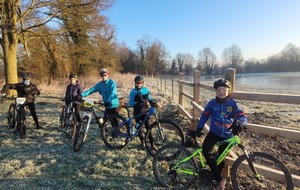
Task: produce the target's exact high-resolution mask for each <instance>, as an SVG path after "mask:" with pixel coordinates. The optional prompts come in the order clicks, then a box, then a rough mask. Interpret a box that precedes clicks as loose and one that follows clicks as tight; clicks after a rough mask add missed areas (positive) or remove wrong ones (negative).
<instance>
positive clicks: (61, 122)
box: [59, 106, 66, 128]
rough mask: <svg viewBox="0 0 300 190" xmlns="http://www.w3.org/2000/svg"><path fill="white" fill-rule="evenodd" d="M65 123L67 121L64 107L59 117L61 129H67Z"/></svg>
mask: <svg viewBox="0 0 300 190" xmlns="http://www.w3.org/2000/svg"><path fill="white" fill-rule="evenodd" d="M65 121H66V107H65V106H63V108H62V111H61V114H60V116H59V122H60V125H59V127H60V128H63V127H65Z"/></svg>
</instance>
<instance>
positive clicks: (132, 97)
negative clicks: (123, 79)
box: [129, 86, 152, 106]
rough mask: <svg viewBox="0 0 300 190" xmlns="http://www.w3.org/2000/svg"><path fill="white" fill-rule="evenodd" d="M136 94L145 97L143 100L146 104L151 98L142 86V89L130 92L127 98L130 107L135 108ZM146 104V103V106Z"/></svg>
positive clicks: (146, 89)
mask: <svg viewBox="0 0 300 190" xmlns="http://www.w3.org/2000/svg"><path fill="white" fill-rule="evenodd" d="M137 94H141V95H147V97H145V100H146V101H147V102H150V101H151V100H152V99H151V97H150V93H149V90H148V88H146V87H144V86H143V87H142V88H140V89H137V88H134V89H132V90H131V92H130V96H129V104H130V106H135V105H136V104H137V103H138V102H135V101H134V97H135V96H136V95H137ZM147 102H146V104H147Z"/></svg>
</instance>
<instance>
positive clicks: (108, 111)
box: [105, 107, 119, 127]
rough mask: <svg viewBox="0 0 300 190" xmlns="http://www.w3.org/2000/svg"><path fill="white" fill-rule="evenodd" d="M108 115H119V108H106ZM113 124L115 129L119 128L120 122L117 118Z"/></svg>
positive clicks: (113, 120) (112, 121)
mask: <svg viewBox="0 0 300 190" xmlns="http://www.w3.org/2000/svg"><path fill="white" fill-rule="evenodd" d="M105 111H106V113H107V115H113V114H119V107H116V108H109V109H108V108H106V109H105ZM111 123H112V125H113V127H117V126H118V121H117V119H116V118H114V119H112V120H111Z"/></svg>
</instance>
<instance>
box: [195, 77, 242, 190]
mask: <svg viewBox="0 0 300 190" xmlns="http://www.w3.org/2000/svg"><path fill="white" fill-rule="evenodd" d="M230 86H231V84H230V82H229V81H228V80H224V79H219V80H217V81H215V82H214V89H215V90H216V98H214V99H211V100H210V101H209V102H208V104H207V105H206V107H205V109H204V111H203V112H202V114H201V117H200V120H199V122H198V125H197V131H190V132H189V133H190V135H191V136H193V137H196V136H198V137H199V136H200V134H201V132H202V130H203V128H204V125H205V123H206V122H207V121H208V119H210V131H209V133H208V134H207V136H206V137H205V139H204V142H203V146H202V148H203V155H204V157H205V159H206V162H207V165H208V166H209V167H210V169H211V171H212V173H213V174H214V176H215V180H216V184H215V188H216V190H223V189H225V184H226V179H223V178H222V176H221V172H222V169H223V168H224V162H222V163H220V164H219V166H218V165H217V162H216V158H215V156H214V155H213V154H212V149H213V147H214V146H215V144H216V143H217V142H218V141H222V140H224V139H228V138H230V137H232V136H233V134H232V133H231V131H230V127H231V125H241V126H245V125H246V123H247V119H246V116H245V114H244V112H243V111H242V110H241V109H240V108H239V106H238V103H237V102H236V101H235V100H233V99H231V98H230V96H229V89H230ZM226 146H227V144H223V145H221V146H219V149H218V153H219V155H220V154H221V153H222V152H223V151H224V150H225V148H226Z"/></svg>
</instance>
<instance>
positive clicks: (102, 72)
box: [99, 68, 108, 75]
mask: <svg viewBox="0 0 300 190" xmlns="http://www.w3.org/2000/svg"><path fill="white" fill-rule="evenodd" d="M99 73H100V75H101V74H104V73H107V74H108V70H107V69H106V68H102V69H100V71H99Z"/></svg>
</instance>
